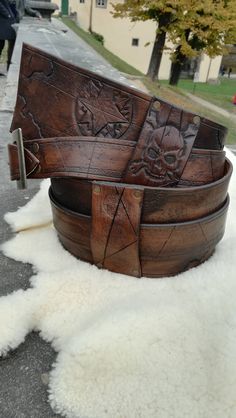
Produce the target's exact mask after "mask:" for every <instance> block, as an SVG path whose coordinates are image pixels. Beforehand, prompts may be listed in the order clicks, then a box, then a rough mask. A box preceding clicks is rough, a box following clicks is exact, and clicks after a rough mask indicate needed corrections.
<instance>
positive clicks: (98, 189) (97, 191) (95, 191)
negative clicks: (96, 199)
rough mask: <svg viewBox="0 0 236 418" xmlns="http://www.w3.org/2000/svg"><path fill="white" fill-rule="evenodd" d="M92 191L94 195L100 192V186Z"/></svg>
mask: <svg viewBox="0 0 236 418" xmlns="http://www.w3.org/2000/svg"><path fill="white" fill-rule="evenodd" d="M93 191H94V193H100V191H101V188H100V186H94V188H93Z"/></svg>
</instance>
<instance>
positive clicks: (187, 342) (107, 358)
mask: <svg viewBox="0 0 236 418" xmlns="http://www.w3.org/2000/svg"><path fill="white" fill-rule="evenodd" d="M227 154H228V156H229V158H230V159H231V161H232V162H233V164H234V166H235V167H236V158H235V157H234V156H233V154H232V153H230V152H229V151H227ZM48 185H49V182H48V180H45V181H43V182H42V183H41V189H40V191H39V193H38V194H37V195H36V196H35V197H34V198H33V199H32V200H31V201H30V202H29V203H28V204H27V205H26V206H25V207H23V208H21V209H19V210H18V211H17V212H16V213H8V214H7V215H6V216H5V219H6V221H7V222H8V223H9V224H10V225H11V226H12V228H13V229H14V230H15V231H19V232H18V233H17V234H16V235H15V237H14V238H13V239H11V240H10V241H8V242H6V243H5V244H4V245H3V247H2V251H4V253H5V254H6V255H7V256H8V257H11V258H14V259H16V260H20V261H22V262H27V263H31V264H32V265H33V266H34V269H35V272H36V274H35V275H34V276H33V277H32V278H31V287H30V288H29V289H28V290H26V291H23V290H18V291H16V292H14V293H12V294H10V295H8V296H5V297H2V298H1V299H0V324H1V325H0V327H1V329H0V353H1V355H5V354H6V353H7V351H8V350H9V349H14V348H16V347H17V346H18V345H19V344H21V343H22V342H23V341H24V339H25V336H26V335H27V334H28V333H29V332H30V331H32V330H36V331H40V335H41V337H42V338H43V339H45V340H46V341H49V342H51V344H52V345H53V347H54V349H55V350H56V351H57V352H58V356H57V360H56V362H55V364H54V365H53V368H52V371H51V374H50V382H49V389H48V390H49V400H50V403H51V405H52V407H53V408H54V410H55V412H59V413H61V414H62V415H64V416H66V417H68V418H76V417H77V418H190V417H191V418H234V417H236V257H235V255H236V251H235V247H236V216H235V209H236V171H234V173H233V177H232V178H231V183H230V189H229V192H230V198H231V201H230V208H229V213H228V218H227V227H226V232H225V236H224V238H223V240H222V241H221V242H220V243H219V244H218V246H217V247H216V251H215V253H214V255H213V256H212V257H211V258H210V259H209V260H208V261H206V262H205V263H204V264H202V265H200V266H198V267H197V268H193V269H191V270H189V271H187V272H185V273H182V274H179V275H177V276H175V277H172V278H164V279H158V280H155V279H145V278H144V279H135V278H132V277H128V276H125V275H119V274H114V273H110V272H108V271H105V270H98V269H97V268H96V267H95V266H92V265H89V264H87V263H84V262H82V261H79V260H77V259H75V258H74V257H73V256H72V255H70V254H69V253H68V252H67V251H65V250H64V249H63V248H62V246H61V245H60V243H59V241H58V239H57V235H56V232H55V230H54V228H53V226H52V224H51V211H50V205H49V199H48V197H47V189H48Z"/></svg>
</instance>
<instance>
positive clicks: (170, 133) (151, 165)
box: [130, 125, 185, 183]
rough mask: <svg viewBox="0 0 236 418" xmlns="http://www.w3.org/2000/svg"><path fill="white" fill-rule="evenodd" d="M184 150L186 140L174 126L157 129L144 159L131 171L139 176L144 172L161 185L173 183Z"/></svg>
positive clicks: (134, 163)
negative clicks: (164, 182)
mask: <svg viewBox="0 0 236 418" xmlns="http://www.w3.org/2000/svg"><path fill="white" fill-rule="evenodd" d="M184 148H185V147H184V139H183V137H182V135H181V133H180V131H179V130H178V129H176V128H175V127H174V126H170V125H167V126H164V127H161V128H157V129H155V130H154V131H153V132H152V134H151V136H150V139H149V142H148V144H147V147H146V148H145V150H144V152H143V158H142V159H141V160H138V161H134V162H133V164H132V167H130V168H131V171H132V173H133V174H137V173H138V172H139V171H141V170H144V172H145V175H146V177H148V178H150V180H152V179H153V180H155V181H157V182H160V183H161V182H163V181H166V182H167V183H168V182H170V181H173V180H175V177H176V176H175V173H176V171H177V170H178V166H179V162H180V160H181V157H182V156H183V154H184Z"/></svg>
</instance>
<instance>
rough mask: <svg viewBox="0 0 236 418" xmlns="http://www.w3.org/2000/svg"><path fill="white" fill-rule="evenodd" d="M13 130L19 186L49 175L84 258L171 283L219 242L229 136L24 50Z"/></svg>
mask: <svg viewBox="0 0 236 418" xmlns="http://www.w3.org/2000/svg"><path fill="white" fill-rule="evenodd" d="M17 128H21V129H22V133H23V138H22V141H20V139H19V137H20V135H19V131H15V134H14V135H15V136H16V139H17V142H16V143H13V144H10V145H9V161H10V172H11V179H12V180H19V179H21V181H22V184H25V179H26V177H27V178H46V177H51V179H52V180H51V190H50V199H51V202H52V209H53V219H54V225H55V227H56V229H57V231H58V235H59V238H60V240H61V242H62V243H63V245H64V246H65V248H67V249H68V250H69V251H70V252H72V253H73V254H75V255H76V256H78V257H80V258H82V259H83V260H85V261H89V262H92V263H95V264H96V265H97V266H99V267H103V268H108V269H109V270H111V271H115V272H121V273H125V274H129V275H134V276H137V277H140V276H142V275H147V276H150V277H161V276H163V275H173V274H176V273H178V272H180V271H183V270H185V269H187V268H190V267H191V266H194V265H197V264H199V263H201V262H203V261H204V260H205V259H207V258H208V257H209V256H210V255H211V254H212V252H213V251H214V247H215V245H216V243H217V242H218V241H219V240H220V239H221V237H222V236H223V232H224V225H225V219H226V213H227V207H228V198H227V189H228V183H229V179H230V176H231V172H232V166H231V164H230V162H229V161H228V160H226V159H225V153H224V151H223V146H224V141H225V136H226V133H227V129H226V128H225V127H223V126H221V125H219V124H216V123H214V122H212V121H210V120H208V119H205V118H201V117H199V116H198V115H195V114H193V113H191V112H187V111H185V110H183V109H179V108H177V107H175V106H173V105H171V104H169V103H166V102H165V101H163V100H161V99H159V98H155V97H151V96H149V95H147V94H145V93H141V92H139V91H136V90H134V89H131V88H129V87H127V86H122V85H121V84H119V83H115V82H113V81H111V80H108V79H106V78H104V77H101V76H98V75H96V74H93V73H91V72H89V71H87V70H84V69H81V68H78V67H75V66H73V65H72V64H69V63H66V62H64V61H63V60H60V59H58V58H55V57H53V56H51V55H50V54H47V53H45V52H42V51H40V50H38V49H35V48H33V47H30V46H29V45H24V46H23V52H22V61H21V69H20V77H19V86H18V95H17V103H16V108H15V112H14V116H13V121H12V127H11V129H12V130H17ZM16 132H17V133H18V134H17V135H16ZM17 136H18V137H17Z"/></svg>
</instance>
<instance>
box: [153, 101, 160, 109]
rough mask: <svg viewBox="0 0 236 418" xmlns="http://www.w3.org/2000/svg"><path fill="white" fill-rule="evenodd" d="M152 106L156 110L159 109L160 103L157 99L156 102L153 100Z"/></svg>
mask: <svg viewBox="0 0 236 418" xmlns="http://www.w3.org/2000/svg"><path fill="white" fill-rule="evenodd" d="M153 107H154V109H156V110H160V108H161V103H160V102H158V101H156V102H154V103H153Z"/></svg>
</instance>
